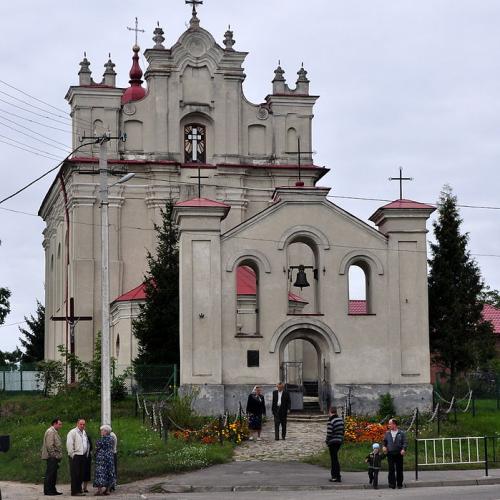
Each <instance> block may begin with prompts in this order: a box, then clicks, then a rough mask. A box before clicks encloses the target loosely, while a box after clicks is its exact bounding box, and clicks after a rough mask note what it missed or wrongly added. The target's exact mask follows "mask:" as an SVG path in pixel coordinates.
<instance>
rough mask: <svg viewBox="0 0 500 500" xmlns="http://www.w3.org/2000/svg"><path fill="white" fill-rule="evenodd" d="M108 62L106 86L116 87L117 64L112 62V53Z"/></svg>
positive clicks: (105, 74)
mask: <svg viewBox="0 0 500 500" xmlns="http://www.w3.org/2000/svg"><path fill="white" fill-rule="evenodd" d="M108 57H109V58H108V62H107V63H106V64H105V65H104V68H105V70H104V85H109V86H110V87H115V86H116V71H115V69H114V68H115V66H116V64H115V63H114V62H113V61H112V60H111V53H109V54H108Z"/></svg>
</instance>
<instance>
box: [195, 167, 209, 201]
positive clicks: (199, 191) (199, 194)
mask: <svg viewBox="0 0 500 500" xmlns="http://www.w3.org/2000/svg"><path fill="white" fill-rule="evenodd" d="M209 178H210V177H208V176H202V175H201V171H200V167H198V175H191V176H190V179H198V198H201V179H209Z"/></svg>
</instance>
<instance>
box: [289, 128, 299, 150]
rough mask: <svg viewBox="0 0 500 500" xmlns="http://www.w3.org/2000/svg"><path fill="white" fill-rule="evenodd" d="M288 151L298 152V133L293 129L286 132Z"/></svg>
mask: <svg viewBox="0 0 500 500" xmlns="http://www.w3.org/2000/svg"><path fill="white" fill-rule="evenodd" d="M286 150H287V151H297V131H296V130H295V129H294V128H293V127H290V128H289V129H288V130H287V131H286Z"/></svg>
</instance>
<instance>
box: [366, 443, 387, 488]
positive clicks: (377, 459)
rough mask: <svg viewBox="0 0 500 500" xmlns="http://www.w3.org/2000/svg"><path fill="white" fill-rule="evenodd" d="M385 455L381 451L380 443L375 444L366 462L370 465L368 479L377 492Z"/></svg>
mask: <svg viewBox="0 0 500 500" xmlns="http://www.w3.org/2000/svg"><path fill="white" fill-rule="evenodd" d="M384 458H385V455H384V454H383V453H382V451H381V450H380V445H379V444H378V443H373V445H372V452H371V453H369V454H368V455H367V456H366V459H365V462H366V463H367V464H368V478H369V479H370V484H371V485H373V488H374V489H375V490H377V489H378V473H379V471H380V469H381V468H382V460H383V459H384Z"/></svg>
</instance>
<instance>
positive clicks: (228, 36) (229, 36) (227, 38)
mask: <svg viewBox="0 0 500 500" xmlns="http://www.w3.org/2000/svg"><path fill="white" fill-rule="evenodd" d="M235 42H236V40H234V38H233V32H232V31H231V25H229V26H228V27H227V31H226V32H225V33H224V45H225V46H226V50H230V51H234V49H233V45H234V44H235Z"/></svg>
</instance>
